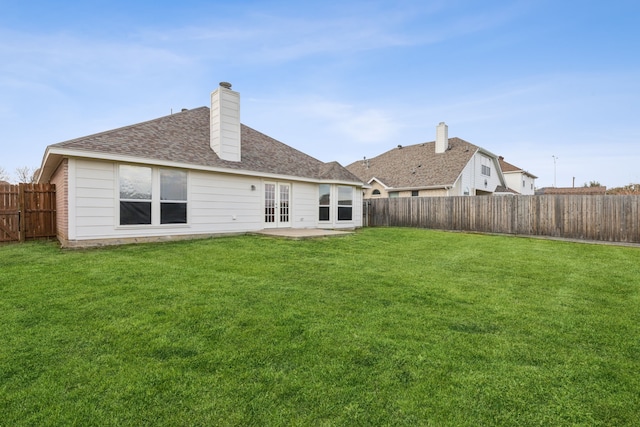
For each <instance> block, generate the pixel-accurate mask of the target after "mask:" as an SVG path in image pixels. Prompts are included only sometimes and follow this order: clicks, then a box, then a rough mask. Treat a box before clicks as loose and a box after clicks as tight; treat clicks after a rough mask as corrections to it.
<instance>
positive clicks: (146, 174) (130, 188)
mask: <svg viewBox="0 0 640 427" xmlns="http://www.w3.org/2000/svg"><path fill="white" fill-rule="evenodd" d="M151 172H152V171H151V168H147V167H140V166H128V165H121V166H120V225H133V224H151V196H152V195H151V187H152V186H151V181H152V173H151Z"/></svg>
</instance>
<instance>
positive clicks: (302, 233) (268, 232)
mask: <svg viewBox="0 0 640 427" xmlns="http://www.w3.org/2000/svg"><path fill="white" fill-rule="evenodd" d="M353 233H355V230H346V231H345V230H322V229H317V228H268V229H264V230H261V231H258V232H256V234H262V235H265V236H274V237H284V238H287V239H313V238H316V237H333V236H348V235H350V234H353Z"/></svg>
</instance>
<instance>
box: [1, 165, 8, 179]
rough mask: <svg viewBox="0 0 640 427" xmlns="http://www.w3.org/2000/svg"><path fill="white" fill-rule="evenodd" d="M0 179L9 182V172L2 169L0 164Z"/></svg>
mask: <svg viewBox="0 0 640 427" xmlns="http://www.w3.org/2000/svg"><path fill="white" fill-rule="evenodd" d="M0 181H7V182H9V174H8V173H7V171H6V170H4V168H3V167H2V166H0Z"/></svg>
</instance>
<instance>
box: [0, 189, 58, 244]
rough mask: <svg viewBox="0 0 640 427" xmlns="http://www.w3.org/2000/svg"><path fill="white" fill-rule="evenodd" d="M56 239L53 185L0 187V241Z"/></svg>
mask: <svg viewBox="0 0 640 427" xmlns="http://www.w3.org/2000/svg"><path fill="white" fill-rule="evenodd" d="M50 237H56V191H55V185H54V184H19V185H2V186H0V242H9V241H24V240H26V239H38V238H50Z"/></svg>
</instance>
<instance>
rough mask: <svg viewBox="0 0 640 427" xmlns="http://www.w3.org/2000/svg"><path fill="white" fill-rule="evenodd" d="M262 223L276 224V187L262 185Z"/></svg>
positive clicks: (273, 185)
mask: <svg viewBox="0 0 640 427" xmlns="http://www.w3.org/2000/svg"><path fill="white" fill-rule="evenodd" d="M264 222H269V223H271V222H276V185H275V184H265V185H264Z"/></svg>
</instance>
